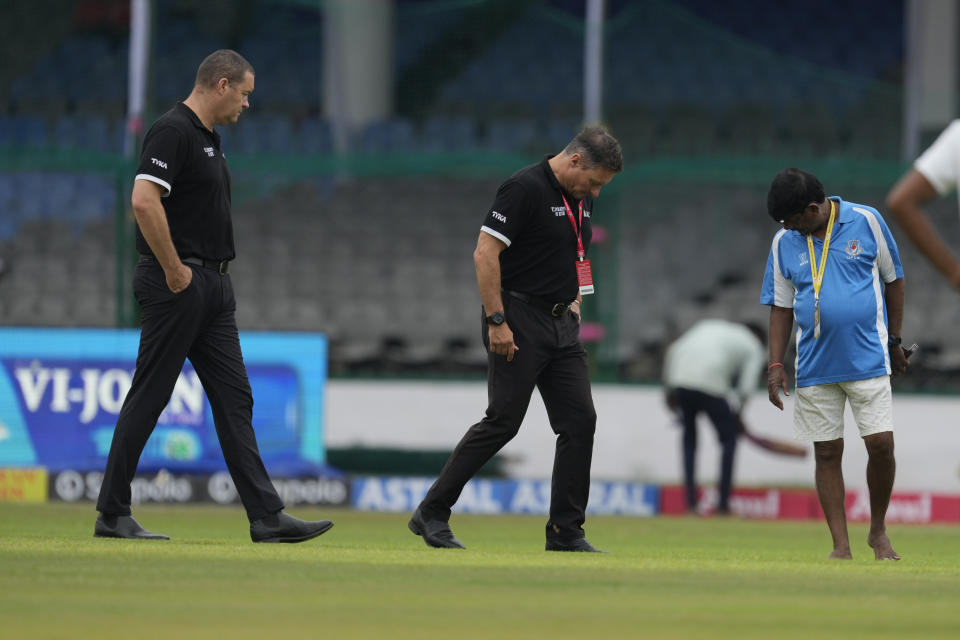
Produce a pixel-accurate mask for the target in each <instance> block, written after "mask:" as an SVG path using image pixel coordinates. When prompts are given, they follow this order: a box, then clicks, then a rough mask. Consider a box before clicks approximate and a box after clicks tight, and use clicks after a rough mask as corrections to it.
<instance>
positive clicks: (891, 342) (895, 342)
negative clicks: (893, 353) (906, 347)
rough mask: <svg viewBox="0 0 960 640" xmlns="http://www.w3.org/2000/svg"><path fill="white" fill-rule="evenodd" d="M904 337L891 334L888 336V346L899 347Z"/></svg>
mask: <svg viewBox="0 0 960 640" xmlns="http://www.w3.org/2000/svg"><path fill="white" fill-rule="evenodd" d="M902 341H903V339H902V338H901V337H900V336H889V337H888V338H887V347H888V348H891V347H899V346H900V343H901V342H902Z"/></svg>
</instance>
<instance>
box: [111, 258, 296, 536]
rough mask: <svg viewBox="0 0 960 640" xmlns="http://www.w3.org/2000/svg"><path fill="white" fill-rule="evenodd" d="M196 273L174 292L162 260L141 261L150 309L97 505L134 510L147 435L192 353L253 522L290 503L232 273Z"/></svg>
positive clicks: (140, 279)
mask: <svg viewBox="0 0 960 640" xmlns="http://www.w3.org/2000/svg"><path fill="white" fill-rule="evenodd" d="M190 268H191V269H193V280H192V281H191V283H190V286H188V287H187V288H186V289H185V290H183V291H181V292H180V293H176V294H175V293H173V292H171V291H170V289H169V288H168V287H167V283H166V279H165V277H164V275H163V269H161V267H160V265H159V264H158V263H156V262H152V261H151V262H140V263H139V264H137V267H136V271H135V273H134V279H133V289H134V295H135V296H136V298H137V301H138V302H139V303H140V307H141V310H142V313H143V326H142V328H141V333H140V349H139V352H138V353H137V368H136V371H135V372H134V374H133V382H132V384H131V386H130V391H129V392H128V393H127V397H126V398H125V399H124V401H123V406H122V407H121V409H120V415H119V417H118V418H117V426H116V428H115V429H114V432H113V442H112V444H111V445H110V455H109V457H108V458H107V468H106V471H105V472H104V477H103V484H102V485H101V487H100V497H99V499H98V500H97V510H98V511H100V512H101V513H106V514H116V515H130V500H131V495H130V494H131V492H130V483H131V481H132V480H133V476H134V473H135V472H136V470H137V463H138V462H139V460H140V455H141V454H142V453H143V448H144V446H145V445H146V443H147V439H148V438H149V437H150V434H151V433H152V432H153V429H154V427H155V426H156V424H157V419H158V418H159V417H160V413H161V412H162V411H163V409H164V407H165V406H166V405H167V402H168V401H169V400H170V395H171V393H172V392H173V387H174V384H175V383H176V381H177V377H178V376H179V375H180V370H181V369H182V368H183V363H184V360H185V359H186V358H190V362H191V363H192V364H193V367H194V369H195V370H196V372H197V376H198V377H199V378H200V382H201V384H203V388H204V391H205V392H206V394H207V399H208V400H209V401H210V407H211V409H212V410H213V420H214V425H215V426H216V430H217V437H218V438H219V440H220V447H221V449H222V450H223V457H224V459H225V460H226V463H227V468H228V469H229V471H230V475H231V476H232V477H233V482H234V484H235V485H236V487H237V493H238V494H239V496H240V500H241V502H242V503H243V506H244V508H245V509H246V511H247V517H248V518H249V519H250V520H251V521H253V520H257V519H260V518H262V517H264V516H267V515H270V514H272V513H276V512H277V511H279V510H281V509H283V502H282V501H281V500H280V497H279V496H278V495H277V492H276V490H275V489H274V487H273V483H272V482H271V481H270V477H269V476H268V475H267V470H266V468H264V466H263V460H262V459H261V458H260V450H259V449H258V447H257V440H256V436H255V435H254V432H253V425H252V418H253V394H252V393H251V391H250V381H249V380H248V379H247V369H246V367H245V366H244V364H243V355H242V354H241V352H240V338H239V335H238V333H237V322H236V318H235V312H236V300H235V299H234V296H233V285H232V284H231V281H230V276H229V275H220V274H219V273H217V271H215V270H213V269H207V268H204V267H198V266H192V265H191V267H190Z"/></svg>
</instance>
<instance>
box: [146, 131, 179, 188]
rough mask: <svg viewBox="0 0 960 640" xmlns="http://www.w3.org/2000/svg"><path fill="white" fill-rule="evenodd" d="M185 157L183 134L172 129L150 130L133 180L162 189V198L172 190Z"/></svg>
mask: <svg viewBox="0 0 960 640" xmlns="http://www.w3.org/2000/svg"><path fill="white" fill-rule="evenodd" d="M186 155H187V150H186V142H185V141H184V139H183V134H181V133H180V131H178V130H177V129H176V128H174V127H164V126H162V127H159V128H154V129H151V130H150V132H149V133H148V134H147V137H146V138H145V139H144V141H143V150H142V151H141V152H140V166H138V167H137V175H136V177H135V180H149V181H150V182H155V183H157V184H158V185H160V186H161V187H163V190H164V191H163V195H164V197H166V196H168V195H170V192H171V191H172V190H173V185H174V182H175V181H176V177H177V174H179V172H180V169H181V167H182V166H183V163H184V160H185V158H186Z"/></svg>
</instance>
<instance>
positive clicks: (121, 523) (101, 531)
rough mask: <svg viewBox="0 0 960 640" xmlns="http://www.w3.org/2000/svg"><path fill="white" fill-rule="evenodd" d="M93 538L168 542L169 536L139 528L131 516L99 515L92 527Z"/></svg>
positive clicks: (138, 524)
mask: <svg viewBox="0 0 960 640" xmlns="http://www.w3.org/2000/svg"><path fill="white" fill-rule="evenodd" d="M93 537H94V538H131V539H136V540H169V539H170V537H169V536H165V535H163V534H162V533H153V532H151V531H147V530H146V529H144V528H143V527H141V526H140V523H139V522H137V521H136V520H134V519H133V516H112V515H108V514H103V513H101V514H100V516H99V517H98V518H97V524H96V525H95V526H94V527H93Z"/></svg>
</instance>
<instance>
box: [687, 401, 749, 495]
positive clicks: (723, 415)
mask: <svg viewBox="0 0 960 640" xmlns="http://www.w3.org/2000/svg"><path fill="white" fill-rule="evenodd" d="M676 399H677V404H678V405H679V407H680V415H681V417H682V420H683V484H684V489H685V490H686V495H687V508H689V509H694V508H695V507H696V506H697V484H696V478H695V471H694V461H695V458H696V453H697V415H698V414H699V413H701V412H703V413H706V414H707V415H708V416H709V417H710V421H711V422H712V423H713V426H714V428H715V429H716V430H717V438H718V439H719V440H720V500H719V502H718V504H717V508H718V509H719V510H720V511H729V510H730V491H731V489H732V487H733V457H734V454H735V453H736V451H737V436H738V435H739V428H738V425H737V418H736V416H735V415H734V414H733V411H731V410H730V405H729V404H728V403H727V401H726V400H725V399H724V398H720V397H718V396H713V395H710V394H707V393H703V392H702V391H695V390H693V389H683V388H679V389H677V390H676Z"/></svg>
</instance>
